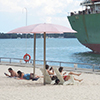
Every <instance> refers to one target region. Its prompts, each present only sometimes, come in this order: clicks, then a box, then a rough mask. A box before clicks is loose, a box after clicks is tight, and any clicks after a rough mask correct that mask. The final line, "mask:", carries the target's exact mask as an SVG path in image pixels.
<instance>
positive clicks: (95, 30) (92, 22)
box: [68, 0, 100, 53]
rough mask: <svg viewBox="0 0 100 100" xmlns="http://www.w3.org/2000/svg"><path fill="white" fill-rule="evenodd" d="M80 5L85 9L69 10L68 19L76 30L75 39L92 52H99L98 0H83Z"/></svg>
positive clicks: (99, 23)
mask: <svg viewBox="0 0 100 100" xmlns="http://www.w3.org/2000/svg"><path fill="white" fill-rule="evenodd" d="M80 5H81V6H84V7H85V9H84V10H82V11H78V12H71V13H70V16H68V20H69V22H70V24H71V26H72V28H73V29H74V30H76V31H77V33H76V37H77V39H78V40H79V41H80V42H81V43H82V44H83V45H85V46H86V47H88V48H89V49H91V50H92V51H93V52H99V53H100V0H85V1H84V2H82V3H80Z"/></svg>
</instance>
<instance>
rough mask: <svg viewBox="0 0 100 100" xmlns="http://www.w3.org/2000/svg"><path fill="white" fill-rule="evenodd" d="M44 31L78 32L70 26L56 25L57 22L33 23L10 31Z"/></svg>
mask: <svg viewBox="0 0 100 100" xmlns="http://www.w3.org/2000/svg"><path fill="white" fill-rule="evenodd" d="M44 32H46V33H63V32H69V33H76V31H74V30H72V29H70V28H67V27H65V26H61V25H56V24H47V23H41V24H33V25H29V26H24V27H20V28H17V29H14V30H12V31H10V32H8V33H44Z"/></svg>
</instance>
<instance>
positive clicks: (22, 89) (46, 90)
mask: <svg viewBox="0 0 100 100" xmlns="http://www.w3.org/2000/svg"><path fill="white" fill-rule="evenodd" d="M9 67H11V68H13V69H14V70H15V71H18V70H21V71H23V72H25V73H31V72H33V69H32V68H28V67H15V66H6V65H0V100H100V75H96V74H86V73H82V75H81V76H79V77H78V76H77V77H76V78H80V79H81V78H83V82H82V83H80V84H75V85H66V86H63V85H51V84H47V85H43V79H42V78H40V79H39V80H38V81H31V80H29V81H27V80H17V79H14V78H8V77H6V76H5V75H4V72H6V73H8V68H9ZM36 74H37V75H42V73H41V71H40V69H39V68H36Z"/></svg>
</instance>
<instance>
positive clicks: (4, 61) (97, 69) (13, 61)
mask: <svg viewBox="0 0 100 100" xmlns="http://www.w3.org/2000/svg"><path fill="white" fill-rule="evenodd" d="M46 64H48V65H49V66H52V67H57V68H59V67H61V66H62V67H64V70H66V71H76V72H84V73H95V74H100V65H99V64H88V63H77V62H63V61H49V60H46ZM0 65H8V66H20V67H33V59H31V60H30V61H29V62H28V63H26V62H25V61H24V59H21V58H9V57H0ZM36 67H37V68H41V67H43V60H36Z"/></svg>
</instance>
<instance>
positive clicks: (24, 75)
mask: <svg viewBox="0 0 100 100" xmlns="http://www.w3.org/2000/svg"><path fill="white" fill-rule="evenodd" d="M17 73H18V77H19V78H20V79H26V80H30V79H32V80H33V81H34V80H38V79H39V78H40V77H41V78H42V76H37V75H35V77H34V78H33V75H34V74H33V73H30V74H24V73H23V72H21V71H20V70H19V71H17Z"/></svg>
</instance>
